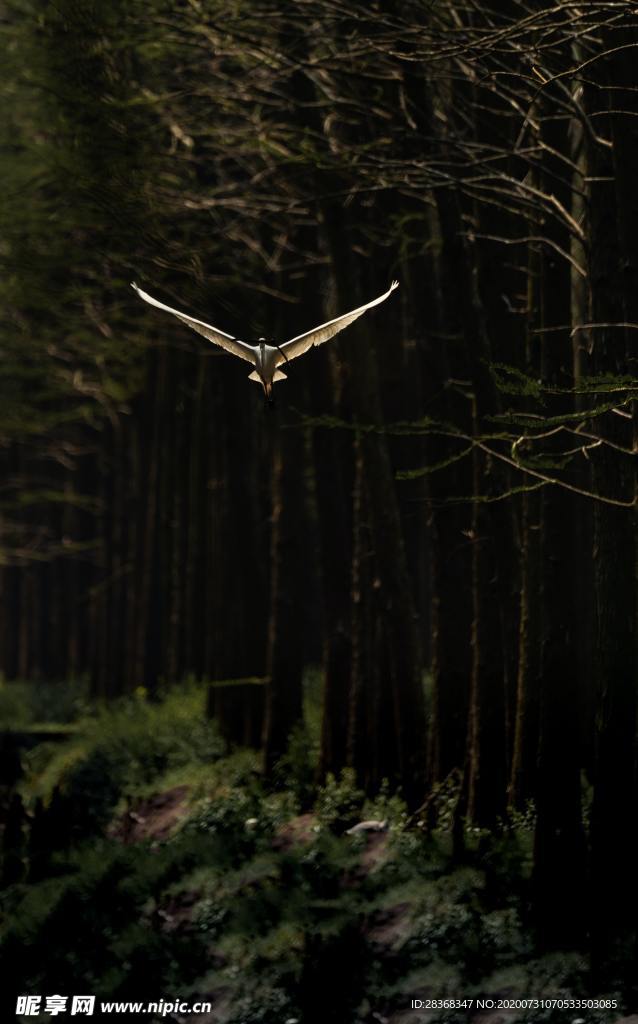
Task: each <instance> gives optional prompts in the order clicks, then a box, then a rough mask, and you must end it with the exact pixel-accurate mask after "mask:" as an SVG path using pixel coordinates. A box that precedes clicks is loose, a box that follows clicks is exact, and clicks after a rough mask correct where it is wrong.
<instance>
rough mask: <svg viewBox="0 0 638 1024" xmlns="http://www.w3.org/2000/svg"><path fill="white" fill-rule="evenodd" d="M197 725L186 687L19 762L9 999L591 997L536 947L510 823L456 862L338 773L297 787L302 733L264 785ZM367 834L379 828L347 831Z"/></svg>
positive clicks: (238, 1011) (311, 1011)
mask: <svg viewBox="0 0 638 1024" xmlns="http://www.w3.org/2000/svg"><path fill="white" fill-rule="evenodd" d="M202 712H203V694H202V691H201V690H197V688H192V689H191V690H188V691H187V692H186V693H184V691H180V692H179V693H172V694H169V695H168V696H167V697H166V699H165V700H164V701H163V702H161V703H159V704H158V703H154V704H150V703H149V702H147V701H146V700H144V699H143V697H142V696H141V695H140V696H139V698H138V699H136V700H134V701H131V702H129V703H127V704H123V705H122V706H120V707H118V708H116V709H114V710H111V711H108V712H103V713H101V714H98V715H96V716H94V717H91V718H88V717H83V718H79V719H78V731H77V733H76V734H74V735H73V737H72V738H70V739H68V740H67V741H65V742H63V743H59V744H57V745H55V746H52V745H51V744H41V745H40V747H37V748H35V750H33V751H32V752H31V753H30V754H29V756H28V759H27V760H28V764H27V769H28V770H27V774H26V776H25V778H24V779H23V780H22V783H21V791H22V795H23V799H24V801H25V803H26V805H27V806H28V808H29V815H30V820H31V825H30V836H29V837H28V838H27V833H28V831H29V830H28V827H27V825H28V823H27V822H26V821H25V823H24V825H23V837H24V845H23V847H22V849H21V850H20V851H18V853H19V862H20V865H21V870H20V871H18V873H17V875H16V877H15V878H14V880H13V881H12V883H11V884H9V885H7V886H6V887H5V889H4V891H3V894H2V910H3V917H4V926H3V932H2V939H1V948H0V957H1V959H2V964H3V978H4V979H12V984H11V986H8V985H5V988H9V987H11V988H13V987H14V986H15V992H16V993H34V994H35V993H40V994H54V993H94V994H96V996H97V997H98V1000H112V999H117V1000H143V1001H152V1000H158V999H160V998H163V999H164V1000H172V999H175V998H179V999H181V1000H187V1001H189V1002H191V1003H193V1002H196V1001H200V1000H204V1001H208V1002H210V1003H211V1004H212V1010H211V1012H210V1013H209V1014H206V1015H202V1016H198V1017H191V1018H190V1019H191V1020H193V1021H199V1022H200V1024H202V1022H206V1024H213V1022H216V1024H285V1022H289V1024H292V1022H299V1024H315V1022H317V1024H319V1022H322V1024H323V1022H326V1021H331V1022H334V1024H373V1022H379V1021H384V1020H385V1021H388V1022H391V1024H408V1022H409V1024H419V1022H425V1021H427V1022H428V1024H437V1022H444V1021H452V1020H460V1019H470V1020H471V1019H477V1020H478V1019H482V1020H485V1019H486V1018H485V1017H480V1016H477V1015H475V1014H474V1013H472V1012H469V1013H468V1012H460V1011H459V1010H458V1009H455V1008H453V1007H451V1006H449V1005H447V1006H446V1005H445V1002H446V1000H447V1001H449V1000H451V999H452V1000H453V999H459V998H463V999H467V1000H470V999H472V998H477V997H481V998H486V997H487V998H492V999H494V1000H498V999H499V998H505V999H510V1000H517V999H518V1000H520V999H524V998H526V997H529V998H537V997H540V996H542V997H543V998H545V999H548V998H549V999H551V998H556V999H569V998H573V997H582V996H583V995H586V994H587V969H586V963H585V959H584V956H582V955H581V954H580V953H579V952H578V951H567V952H562V953H560V954H559V953H556V954H552V955H546V956H544V957H540V956H538V955H537V954H536V952H535V950H534V947H533V942H532V939H531V933H530V929H529V927H528V926H527V923H526V919H525V907H526V896H527V887H528V875H529V846H530V840H529V832H527V831H526V830H525V828H524V827H521V828H519V829H518V830H509V831H505V832H503V833H501V834H500V835H499V836H495V837H490V836H486V835H482V836H472V835H471V834H469V835H468V854H467V858H466V862H465V863H463V864H455V863H453V861H452V858H451V854H450V844H449V837H448V835H447V834H446V833H444V832H442V833H440V834H438V835H436V836H435V837H434V838H431V839H429V840H426V839H425V838H424V836H423V835H422V834H421V833H420V832H418V831H411V830H409V829H408V828H407V824H406V823H407V815H406V812H405V808H404V807H403V805H402V804H401V801H400V800H399V799H398V798H397V797H396V796H391V795H390V794H389V793H388V792H387V791H386V790H384V791H382V792H381V794H379V796H378V798H377V799H376V801H374V802H369V801H366V800H365V799H364V796H363V794H362V793H361V792H359V790H358V789H357V787H356V785H355V783H354V779H353V778H352V777H351V775H349V773H347V772H346V773H344V776H343V777H342V778H341V779H338V780H335V779H332V778H330V779H328V781H327V784H326V785H325V786H323V787H320V788H317V787H316V786H315V783H314V781H313V772H312V770H311V769H312V764H310V763H309V761H308V758H312V751H313V750H314V749H315V748H316V732H315V729H316V723H313V722H312V719H310V724H309V725H308V724H307V725H306V727H305V728H306V735H305V736H304V735H303V730H300V731H299V733H298V734H297V735H296V736H295V737H294V738H293V742H292V744H291V750H290V752H289V755H288V757H287V759H286V761H285V765H283V766H282V770H281V771H280V773H279V785H278V788H277V789H275V790H272V789H269V788H268V787H266V786H265V785H264V782H263V780H262V777H261V773H260V765H259V759H258V757H257V755H255V754H254V753H253V752H250V751H237V752H235V753H233V754H230V755H227V754H225V753H224V748H223V744H222V743H221V741H220V740H219V738H218V736H217V734H216V732H215V729H214V726H213V725H211V724H208V723H205V722H204V718H203V713H202ZM366 818H375V819H385V820H387V822H388V829H387V831H378V832H360V833H358V834H347V831H346V830H347V829H348V828H349V827H350V826H351V825H352V824H354V823H356V822H357V821H360V820H362V819H366ZM36 820H37V821H38V823H39V824H38V825H37V827H35V822H36ZM7 995H8V996H9V999H10V1001H12V1006H11V1013H12V1014H13V1010H14V1008H15V1001H14V999H15V996H14V995H13V994H12V993H9V992H7ZM597 995H598V996H599V997H600V993H598V994H597ZM606 995H607V996H608V998H616V996H615V995H614V994H606ZM412 999H420V1000H422V1001H423V1002H424V1003H425V1002H426V1000H428V999H430V1000H439V1001H440V1005H438V1006H435V1007H430V1008H427V1009H426V1008H422V1009H416V1008H414V1009H413V1008H412V1007H411V1000H412ZM620 1015H621V1013H620V1011H619V1010H616V1011H613V1010H611V1009H607V1010H606V1009H604V1008H602V1009H598V1010H588V1009H584V1010H579V1011H578V1012H577V1013H576V1012H571V1013H568V1014H567V1015H566V1011H565V1010H564V1009H562V1008H548V1009H541V1010H539V1009H536V1010H534V1012H533V1013H530V1012H529V1011H525V1010H523V1009H520V1010H514V1011H513V1012H510V1013H508V1015H507V1019H508V1021H512V1022H514V1021H529V1020H534V1021H542V1020H547V1021H552V1022H553V1021H560V1022H561V1024H563V1022H564V1021H565V1020H566V1019H569V1020H573V1019H576V1018H578V1019H579V1020H581V1021H584V1022H586V1024H589V1022H594V1021H612V1020H615V1019H617V1018H618V1017H619V1016H620ZM24 1019H25V1020H27V1019H33V1018H24ZM93 1019H95V1020H100V1019H102V1020H107V1019H112V1020H118V1021H125V1020H138V1019H140V1018H139V1015H138V1014H130V1015H128V1016H127V1014H125V1013H120V1014H118V1015H117V1016H112V1017H107V1016H105V1015H101V1014H100V1013H99V1011H96V1013H95V1014H94V1016H93ZM143 1019H144V1020H146V1021H149V1022H152V1021H153V1020H155V1019H157V1020H161V1019H164V1020H166V1019H169V1020H171V1019H172V1020H180V1019H186V1018H183V1017H180V1016H179V1014H173V1015H171V1014H169V1015H167V1016H165V1017H163V1018H162V1017H161V1016H158V1017H157V1018H155V1017H153V1015H152V1014H146V1015H145V1016H144V1018H143Z"/></svg>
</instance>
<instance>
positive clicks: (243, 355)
mask: <svg viewBox="0 0 638 1024" xmlns="http://www.w3.org/2000/svg"><path fill="white" fill-rule="evenodd" d="M131 287H132V288H134V289H135V291H136V292H137V294H138V295H139V297H140V298H141V299H144V301H145V302H149V303H150V304H151V306H157V308H158V309H163V310H165V311H166V312H167V313H172V314H173V316H176V317H178V318H179V319H180V320H181V321H182V322H183V323H185V324H187V325H188V327H191V328H192V329H193V330H194V331H197V332H198V334H203V335H204V337H205V338H208V340H209V341H212V342H214V343H215V344H216V345H221V347H222V348H224V349H226V351H227V352H231V353H232V354H233V355H234V356H239V358H240V359H245V360H246V362H248V363H252V365H253V366H254V367H255V369H254V370H253V372H252V373H251V374H249V377H248V379H249V380H254V381H257V383H258V384H260V383H261V385H262V387H263V389H264V394H265V395H266V399H267V401H268V402H269V403H272V400H273V399H272V386H273V383H274V382H275V381H278V380H285V379H286V375H285V373H282V372H281V370H280V369H279V367H280V366H282V364H283V363H289V362H290V361H291V359H296V358H297V356H301V355H303V354H304V352H307V351H308V349H309V348H312V346H313V345H323V343H324V341H329V340H330V338H334V336H335V334H338V333H339V331H342V330H343V329H344V327H348V325H349V324H351V323H354V321H355V320H357V319H358V317H360V316H361V315H362V314H363V313H365V311H366V310H367V309H371V308H372V307H373V306H378V305H379V303H380V302H384V301H385V300H386V299H387V298H388V296H389V295H391V294H392V292H393V291H394V289H395V288H398V287H399V282H398V281H393V282H392V284H391V285H390V287H389V288H388V290H387V292H384V293H383V295H379V297H378V298H377V299H373V300H372V302H367V303H366V304H365V306H359V307H358V308H357V309H353V310H352V312H350V313H344V315H343V316H338V317H336V319H334V320H328V322H327V323H325V324H321V326H320V327H315V328H314V330H312V331H307V332H306V333H305V334H298V335H297V337H296V338H291V339H290V341H284V342H283V343H282V344H281V345H276V344H275V345H269V344H267V342H266V339H265V338H260V339H259V341H258V343H257V344H256V345H250V344H248V342H246V341H240V339H239V338H233V336H232V335H231V334H226V333H225V332H224V331H220V330H219V328H218V327H211V325H210V324H205V323H204V322H203V320H195V318H194V317H192V316H188V315H187V314H186V313H180V312H179V311H178V310H177V309H171V307H170V306H165V305H164V303H163V302H158V301H157V299H154V298H153V297H152V296H151V295H149V294H148V293H147V292H143V291H142V289H141V288H138V286H137V285H136V284H134V283H132V284H131Z"/></svg>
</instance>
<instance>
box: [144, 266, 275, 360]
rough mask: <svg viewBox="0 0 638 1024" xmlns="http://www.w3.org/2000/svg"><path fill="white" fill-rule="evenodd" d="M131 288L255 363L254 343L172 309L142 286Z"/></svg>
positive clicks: (217, 342) (158, 306) (240, 356)
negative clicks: (234, 336) (249, 343)
mask: <svg viewBox="0 0 638 1024" xmlns="http://www.w3.org/2000/svg"><path fill="white" fill-rule="evenodd" d="M131 288H134V289H135V291H136V292H137V294H138V295H139V297H140V299H144V302H148V303H150V305H151V306H157V308H158V309H163V310H164V311H165V312H166V313H172V314H173V316H176V317H177V318H178V319H179V320H181V321H182V322H183V323H185V324H186V325H187V326H188V327H191V328H192V329H193V330H194V331H197V333H198V334H203V335H204V337H205V338H208V340H209V341H212V342H214V343H215V344H216V345H221V347H222V348H225V349H226V351H227V352H232V354H233V355H234V356H239V358H240V359H245V360H246V361H247V362H249V363H252V364H253V366H254V365H255V352H256V349H255V347H254V345H248V344H247V343H246V342H245V341H240V340H239V338H233V336H232V334H226V333H225V332H224V331H220V330H219V328H218V327H211V325H210V324H205V323H204V322H203V321H202V320H195V318H194V317H192V316H187V315H186V313H180V312H179V310H177V309H171V307H170V306H165V305H164V303H163V302H158V301H157V299H154V298H153V296H152V295H149V294H148V292H143V291H142V289H141V288H138V286H137V285H136V284H135V282H133V281H132V282H131Z"/></svg>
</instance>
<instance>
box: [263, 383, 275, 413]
mask: <svg viewBox="0 0 638 1024" xmlns="http://www.w3.org/2000/svg"><path fill="white" fill-rule="evenodd" d="M264 395H265V397H266V409H274V408H275V399H274V398H273V394H272V384H264Z"/></svg>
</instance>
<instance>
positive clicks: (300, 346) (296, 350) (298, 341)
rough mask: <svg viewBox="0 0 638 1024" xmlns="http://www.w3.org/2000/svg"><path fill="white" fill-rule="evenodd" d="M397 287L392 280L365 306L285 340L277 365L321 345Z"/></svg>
mask: <svg viewBox="0 0 638 1024" xmlns="http://www.w3.org/2000/svg"><path fill="white" fill-rule="evenodd" d="M398 287H399V282H398V281H393V282H392V284H391V285H390V287H389V288H388V290H387V292H384V293H383V295H379V297H378V298H377V299H373V300H372V302H367V303H366V304H365V306H359V307H358V308H357V309H353V310H352V312H351V313H344V314H343V316H338V317H337V318H336V319H335V320H328V323H326V324H321V326H320V327H315V328H314V330H312V331H307V332H306V334H299V335H298V336H297V337H296V338H291V339H290V341H285V342H284V343H283V345H280V346H279V351H280V352H281V353H283V354H282V355H281V357H280V358H279V359H278V365H280V364H281V363H283V362H285V361H286V359H288V360H290V359H296V358H297V356H301V355H303V353H304V352H307V351H308V349H309V348H312V346H313V345H323V343H324V341H330V338H334V336H335V334H338V333H339V331H342V330H343V329H344V327H347V326H348V325H349V324H351V323H353V322H354V321H355V320H357V319H358V317H360V316H361V315H362V313H365V311H366V310H367V309H372V307H373V306H378V305H379V303H380V302H384V301H385V300H386V299H387V298H388V296H389V295H391V294H392V292H393V291H394V289H395V288H398Z"/></svg>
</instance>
